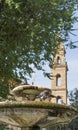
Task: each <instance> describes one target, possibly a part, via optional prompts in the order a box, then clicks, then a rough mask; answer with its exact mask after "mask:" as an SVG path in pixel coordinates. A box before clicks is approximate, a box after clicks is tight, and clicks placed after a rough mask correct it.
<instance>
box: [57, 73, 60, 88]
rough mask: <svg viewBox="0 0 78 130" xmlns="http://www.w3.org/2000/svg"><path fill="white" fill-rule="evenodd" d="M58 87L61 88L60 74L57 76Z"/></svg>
mask: <svg viewBox="0 0 78 130" xmlns="http://www.w3.org/2000/svg"><path fill="white" fill-rule="evenodd" d="M56 86H58V87H60V86H61V75H60V74H58V75H56Z"/></svg>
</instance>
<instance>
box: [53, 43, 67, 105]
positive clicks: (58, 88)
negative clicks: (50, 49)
mask: <svg viewBox="0 0 78 130" xmlns="http://www.w3.org/2000/svg"><path fill="white" fill-rule="evenodd" d="M65 53H66V52H65V47H64V44H63V43H60V45H59V48H58V51H57V54H56V55H55V57H54V63H53V68H52V75H53V76H52V94H53V95H55V96H56V97H57V98H53V99H52V102H53V103H60V104H62V103H64V104H67V71H68V66H67V62H66V60H65Z"/></svg>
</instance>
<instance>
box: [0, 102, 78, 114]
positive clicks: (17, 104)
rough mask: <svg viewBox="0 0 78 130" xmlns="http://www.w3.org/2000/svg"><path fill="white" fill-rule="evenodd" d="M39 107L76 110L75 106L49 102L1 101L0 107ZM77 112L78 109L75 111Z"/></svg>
mask: <svg viewBox="0 0 78 130" xmlns="http://www.w3.org/2000/svg"><path fill="white" fill-rule="evenodd" d="M24 107H27V108H40V109H53V110H62V111H63V110H70V111H73V110H74V111H77V110H76V109H75V108H72V107H70V106H65V105H61V104H54V103H50V102H37V101H35V102H33V101H29V102H23V103H22V102H8V103H1V104H0V108H24ZM77 112H78V111H77Z"/></svg>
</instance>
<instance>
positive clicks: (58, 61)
mask: <svg viewBox="0 0 78 130" xmlns="http://www.w3.org/2000/svg"><path fill="white" fill-rule="evenodd" d="M57 64H58V65H60V64H61V60H60V57H59V56H58V57H57Z"/></svg>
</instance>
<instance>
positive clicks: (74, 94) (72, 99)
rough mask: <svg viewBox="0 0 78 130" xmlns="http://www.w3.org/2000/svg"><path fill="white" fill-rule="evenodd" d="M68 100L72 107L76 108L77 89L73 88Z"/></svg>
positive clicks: (77, 102) (77, 104)
mask: <svg viewBox="0 0 78 130" xmlns="http://www.w3.org/2000/svg"><path fill="white" fill-rule="evenodd" d="M69 100H70V103H71V105H72V106H74V107H77V108H78V89H77V88H75V89H74V90H73V91H71V92H70V93H69Z"/></svg>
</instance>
